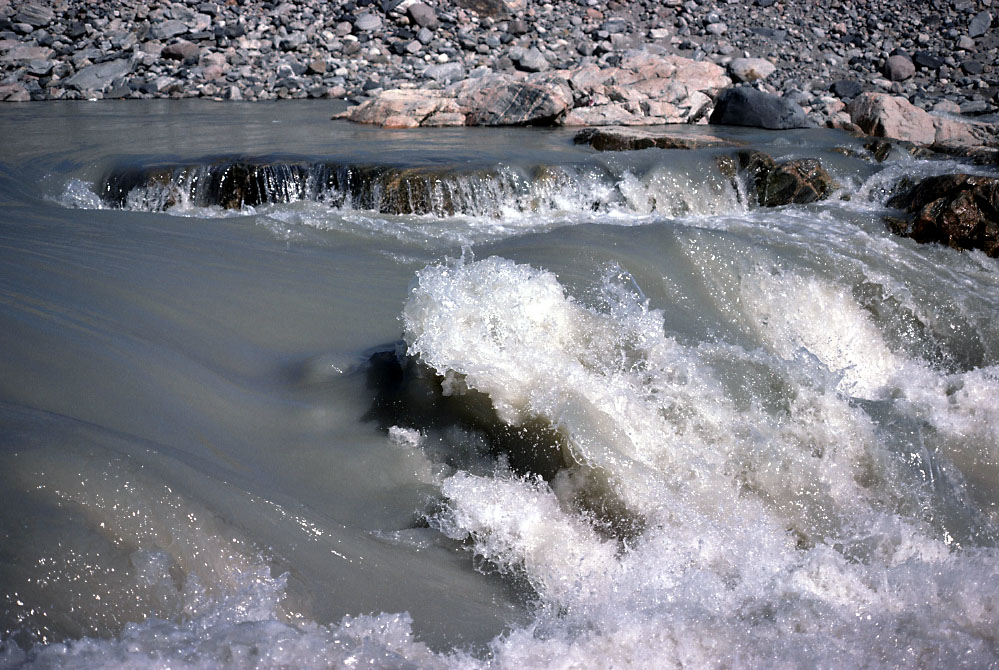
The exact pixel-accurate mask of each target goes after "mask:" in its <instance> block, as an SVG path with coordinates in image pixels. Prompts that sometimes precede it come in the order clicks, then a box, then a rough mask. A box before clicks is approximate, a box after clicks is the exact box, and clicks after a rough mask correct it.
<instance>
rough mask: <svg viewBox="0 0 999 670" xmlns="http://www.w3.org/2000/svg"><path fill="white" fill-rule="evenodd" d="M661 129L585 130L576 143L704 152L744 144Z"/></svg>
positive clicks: (618, 148)
mask: <svg viewBox="0 0 999 670" xmlns="http://www.w3.org/2000/svg"><path fill="white" fill-rule="evenodd" d="M682 130H686V129H685V128H684V129H674V130H670V129H668V128H666V129H660V128H657V129H655V130H651V129H646V128H619V127H614V126H610V127H604V128H584V129H583V130H581V131H579V132H578V133H576V136H575V137H573V142H575V143H576V144H588V145H590V146H591V147H593V148H594V149H596V150H597V151H635V150H641V149H704V148H709V147H737V146H741V145H742V143H740V142H735V141H732V140H726V139H723V138H721V137H717V136H716V135H711V134H708V133H689V132H682Z"/></svg>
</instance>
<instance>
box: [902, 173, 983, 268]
mask: <svg viewBox="0 0 999 670" xmlns="http://www.w3.org/2000/svg"><path fill="white" fill-rule="evenodd" d="M888 205H889V206H890V207H895V208H897V209H901V210H903V211H904V212H906V213H907V214H909V215H910V216H909V217H907V218H904V219H898V218H891V219H888V220H887V223H888V227H889V228H890V229H891V230H892V231H893V232H895V233H896V234H899V235H903V236H905V237H911V238H913V239H914V240H916V241H917V242H936V243H939V244H944V245H947V246H949V247H953V248H955V249H980V250H981V251H983V252H985V253H986V254H987V255H989V256H991V257H993V258H996V257H999V179H996V178H994V177H980V176H971V175H967V174H949V175H940V176H936V177H929V178H927V179H924V180H922V181H921V182H919V183H918V184H916V185H914V186H912V187H911V188H909V189H907V190H905V192H903V193H901V194H899V195H896V196H894V197H893V198H892V199H891V200H889V201H888Z"/></svg>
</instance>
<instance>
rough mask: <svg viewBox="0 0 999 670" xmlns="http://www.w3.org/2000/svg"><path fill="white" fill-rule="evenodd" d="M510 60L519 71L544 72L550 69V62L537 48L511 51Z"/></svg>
mask: <svg viewBox="0 0 999 670" xmlns="http://www.w3.org/2000/svg"><path fill="white" fill-rule="evenodd" d="M510 60H512V61H513V64H514V66H515V67H516V68H517V69H518V70H523V71H524V72H543V71H545V70H547V69H548V60H547V59H546V58H545V56H544V54H542V53H541V52H540V51H538V50H537V49H536V48H534V47H531V48H530V49H511V50H510Z"/></svg>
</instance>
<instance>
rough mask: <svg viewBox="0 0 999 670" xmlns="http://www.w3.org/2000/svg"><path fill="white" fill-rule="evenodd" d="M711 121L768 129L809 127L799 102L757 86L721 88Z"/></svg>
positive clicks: (719, 123)
mask: <svg viewBox="0 0 999 670" xmlns="http://www.w3.org/2000/svg"><path fill="white" fill-rule="evenodd" d="M709 121H710V123H713V124H718V125H727V126H750V127H753V128H767V129H769V130H785V129H788V128H810V127H811V123H809V121H808V118H807V117H806V116H805V112H804V110H803V109H802V108H801V106H800V105H798V104H796V103H793V102H791V101H790V100H785V99H784V98H781V97H779V96H776V95H772V94H770V93H764V92H762V91H757V90H756V89H754V88H748V87H736V88H728V89H725V90H724V91H722V92H721V95H719V96H718V100H717V102H716V103H715V110H714V112H712V114H711V118H710V120H709Z"/></svg>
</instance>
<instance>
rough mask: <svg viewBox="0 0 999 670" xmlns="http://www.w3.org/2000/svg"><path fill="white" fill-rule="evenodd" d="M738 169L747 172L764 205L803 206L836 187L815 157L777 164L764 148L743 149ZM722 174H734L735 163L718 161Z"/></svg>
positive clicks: (760, 202) (820, 197)
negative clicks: (764, 151)
mask: <svg viewBox="0 0 999 670" xmlns="http://www.w3.org/2000/svg"><path fill="white" fill-rule="evenodd" d="M736 159H737V161H738V170H739V171H741V172H742V173H743V174H744V175H746V179H747V181H748V182H749V187H750V188H751V189H752V191H753V192H755V194H756V202H757V204H759V205H760V206H762V207H779V206H781V205H790V204H797V205H803V204H807V203H810V202H815V201H817V200H824V199H826V198H827V197H829V193H830V192H832V190H833V188H834V182H833V180H832V177H831V176H829V173H828V172H826V170H825V168H823V167H822V164H821V163H820V162H819V161H818V160H816V159H814V158H800V159H795V160H789V161H784V162H781V163H777V162H776V161H774V159H773V158H772V157H771V156H770V155H768V154H765V153H763V152H762V151H752V150H750V151H740V152H739V153H738V154H737V155H736ZM718 168H719V170H721V172H722V174H725V175H726V176H730V175H731V174H733V173H735V162H734V161H727V160H719V161H718Z"/></svg>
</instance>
